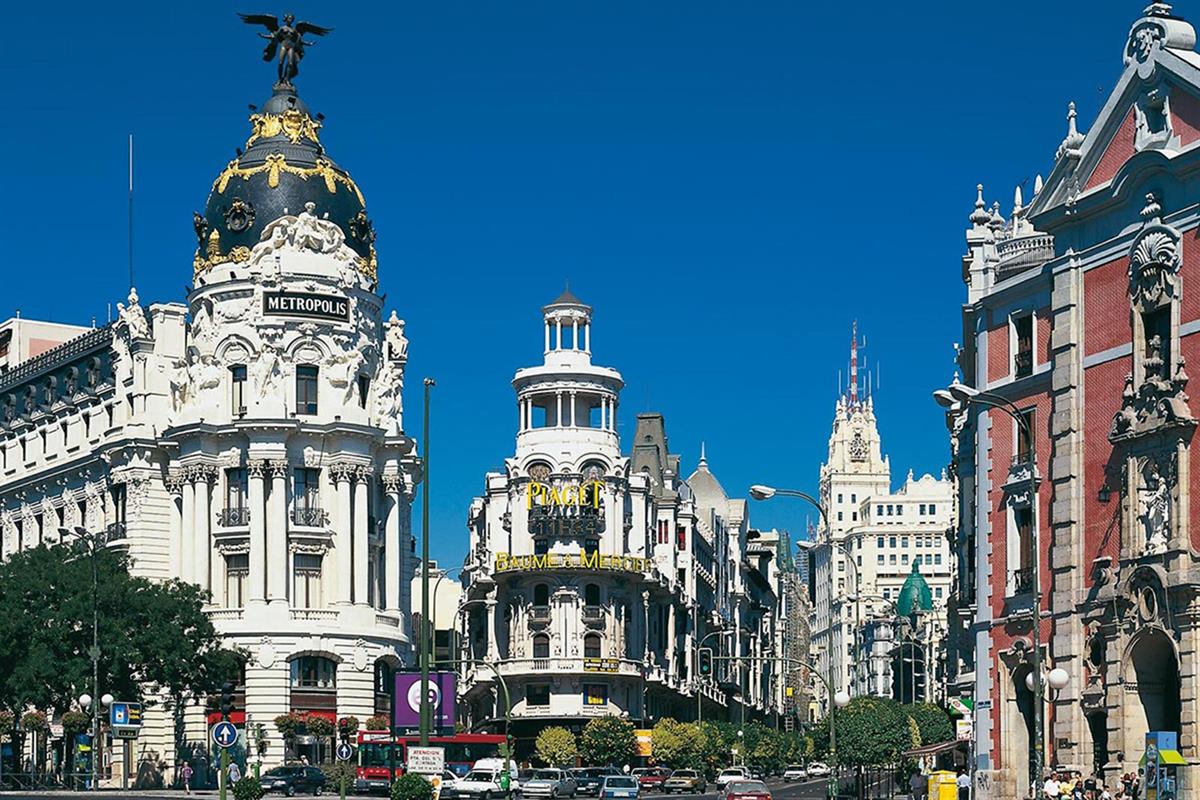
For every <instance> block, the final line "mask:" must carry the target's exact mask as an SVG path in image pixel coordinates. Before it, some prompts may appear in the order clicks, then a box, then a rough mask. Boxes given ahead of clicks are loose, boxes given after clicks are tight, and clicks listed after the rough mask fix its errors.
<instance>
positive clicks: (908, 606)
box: [896, 561, 933, 617]
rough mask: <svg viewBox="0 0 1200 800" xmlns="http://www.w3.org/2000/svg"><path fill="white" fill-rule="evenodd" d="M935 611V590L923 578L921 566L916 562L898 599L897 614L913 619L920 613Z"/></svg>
mask: <svg viewBox="0 0 1200 800" xmlns="http://www.w3.org/2000/svg"><path fill="white" fill-rule="evenodd" d="M932 610H933V590H931V589H930V588H929V584H928V583H926V582H925V579H924V578H923V577H921V565H920V563H918V562H916V561H914V562H913V567H912V574H910V575H909V576H908V579H907V580H905V581H904V586H903V587H902V588H901V589H900V596H899V597H898V598H896V614H897V616H901V617H911V616H912V615H913V614H916V613H917V612H920V611H932Z"/></svg>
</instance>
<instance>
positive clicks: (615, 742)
mask: <svg viewBox="0 0 1200 800" xmlns="http://www.w3.org/2000/svg"><path fill="white" fill-rule="evenodd" d="M579 751H580V753H581V754H582V755H583V757H584V759H585V760H586V761H587V762H588V763H589V764H597V765H612V766H621V765H623V764H628V763H629V762H630V760H631V759H632V758H633V755H634V753H635V752H636V751H637V734H636V733H634V727H633V723H632V722H630V721H629V720H626V719H621V718H620V717H614V716H611V715H610V716H607V717H597V718H596V719H594V720H592V721H591V722H589V723H588V724H587V725H584V726H583V734H582V735H581V736H580V737H579Z"/></svg>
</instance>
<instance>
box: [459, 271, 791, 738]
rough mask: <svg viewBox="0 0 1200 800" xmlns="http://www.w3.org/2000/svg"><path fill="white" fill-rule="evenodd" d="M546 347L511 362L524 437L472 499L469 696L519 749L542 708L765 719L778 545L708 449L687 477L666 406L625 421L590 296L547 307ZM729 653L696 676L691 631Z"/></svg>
mask: <svg viewBox="0 0 1200 800" xmlns="http://www.w3.org/2000/svg"><path fill="white" fill-rule="evenodd" d="M542 328H543V331H542V340H543V344H544V353H545V360H544V362H543V363H542V364H540V365H538V366H533V367H527V368H524V369H521V370H518V372H517V373H516V377H515V378H514V379H513V387H514V389H515V390H516V395H517V437H516V451H515V452H514V454H513V455H512V456H510V457H508V458H506V459H505V461H504V470H503V471H502V472H493V473H489V474H488V475H487V476H486V479H485V481H486V491H485V494H484V495H483V496H481V497H479V498H477V499H476V500H475V501H474V502H473V503H472V505H471V508H470V511H469V514H468V527H469V530H470V552H469V554H468V556H467V559H466V563H465V564H464V568H463V572H462V580H463V586H464V594H463V600H462V603H461V605H460V606H459V611H460V613H461V615H462V621H463V625H464V632H465V635H464V637H463V647H464V654H463V672H462V688H461V694H462V702H463V705H464V706H465V721H466V723H467V725H468V726H469V727H471V728H473V729H479V728H484V727H489V726H499V724H500V723H501V722H502V721H503V705H502V704H503V703H504V699H505V698H504V694H505V692H506V691H507V694H508V696H509V699H510V701H511V705H512V719H513V722H512V725H511V728H510V729H511V731H512V733H513V735H514V736H515V738H516V740H517V752H518V754H519V755H523V754H526V753H528V752H529V751H530V750H531V749H532V743H533V737H534V736H535V735H536V732H537V731H538V730H539V729H540V728H541V727H543V726H544V725H547V724H558V725H565V726H567V727H569V728H571V729H573V730H575V731H578V730H580V728H581V727H582V725H583V724H584V723H586V722H587V721H588V720H589V719H591V718H594V717H599V716H607V715H617V716H623V717H626V718H628V719H631V720H632V721H634V722H636V723H639V724H643V725H650V724H652V723H653V721H654V720H656V719H658V718H660V717H663V716H671V717H674V718H676V719H695V718H696V715H697V713H702V714H703V716H704V718H712V717H714V716H717V717H720V718H723V719H731V718H732V719H746V720H750V719H755V718H765V717H768V716H770V715H773V714H775V713H776V712H777V710H778V705H779V704H778V702H777V699H776V698H777V697H778V696H779V694H780V692H779V691H778V685H777V677H778V674H779V670H778V669H777V668H776V667H775V665H774V664H773V663H771V662H769V661H765V660H754V658H755V657H759V658H762V657H766V656H770V655H772V654H773V653H774V652H775V649H776V647H777V642H776V640H775V637H776V636H777V635H778V633H777V629H778V628H779V627H781V626H779V625H778V622H779V618H778V601H777V596H778V593H777V588H778V586H779V576H778V569H777V567H776V549H775V546H774V545H767V544H764V543H762V542H760V541H758V539H759V534H758V532H756V531H753V530H751V529H750V527H749V521H748V518H747V515H746V503H745V501H744V500H731V499H730V498H729V497H728V496H727V495H726V493H725V491H724V489H723V488H722V487H721V485H720V483H719V482H718V481H717V479H716V477H715V476H714V475H713V474H712V473H711V472H710V471H709V468H708V464H707V460H706V459H705V458H704V456H703V454H702V455H701V460H700V464H699V466H698V467H697V469H696V470H695V472H694V473H693V474H692V475H691V476H690V477H688V478H687V479H686V480H683V479H681V477H680V459H679V456H677V455H673V454H671V453H670V452H669V450H668V448H667V439H666V431H665V426H664V423H663V418H662V416H661V415H658V414H641V415H638V417H637V419H636V426H635V431H634V435H633V442H632V446H631V448H630V449H631V453H630V454H629V455H625V454H623V453H622V449H621V441H620V437H619V435H618V430H619V428H618V419H619V417H618V411H619V408H620V392H621V389H622V387H623V386H624V382H623V380H622V378H621V375H620V373H618V372H617V371H616V370H614V369H612V368H609V367H601V366H597V365H595V364H593V363H592V352H591V351H592V344H593V341H594V340H593V338H592V309H591V308H590V307H589V306H587V305H585V304H584V303H582V302H581V301H580V300H579V299H578V298H576V297H575V296H573V295H572V294H571V293H570V292H569V291H568V292H565V293H564V294H563V295H562V296H561V297H559V298H558V299H557V300H555V301H554V302H553V303H551V304H550V305H548V306H546V307H545V308H544V309H543V321H542ZM701 643H704V644H705V646H706V647H711V648H713V650H714V652H717V653H718V654H719V655H723V656H734V655H740V656H742V659H741V660H737V661H732V660H721V659H718V660H717V663H716V668H715V672H716V674H715V675H714V676H712V677H711V678H704V679H701V678H700V677H699V676H698V674H697V669H696V658H697V656H696V652H697V647H698V646H699V645H700V644H701Z"/></svg>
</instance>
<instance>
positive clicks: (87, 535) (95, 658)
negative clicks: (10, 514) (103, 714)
mask: <svg viewBox="0 0 1200 800" xmlns="http://www.w3.org/2000/svg"><path fill="white" fill-rule="evenodd" d="M58 535H59V536H60V537H61V538H62V539H64V540H65V539H66V538H67V537H70V536H74V537H75V538H76V539H78V540H79V541H81V542H86V543H87V545H88V553H89V555H90V556H91V561H92V647H91V649H90V650H88V655H89V656H91V658H92V694H91V695H87V694H84V695H80V697H79V705H80V706H82V707H84V708H87V707H89V706H92V698H93V697H94V696H96V695H98V694H100V610H99V608H98V607H97V605H96V594H97V592H99V581H98V579H97V577H96V553H97V550H96V548H97V547H103V546H104V543H105V540H106V537H105V535H104V533H103V532H98V533H92V532H91V531H89V530H88V529H87V528H84V527H81V526H76V527H75V528H74V529H71V528H59V529H58ZM85 698H86V699H87V703H86V704H85V703H84V699H85ZM112 701H113V696H112V695H111V694H107V693H106V694H105V695H104V696H103V697H101V698H100V706H99V707H94V708H93V709H92V791H93V792H94V791H96V789H97V786H96V784H98V783H99V782H100V759H99V758H98V753H99V748H100V708H101V707H103V708H107V707H108V706H110V705H112Z"/></svg>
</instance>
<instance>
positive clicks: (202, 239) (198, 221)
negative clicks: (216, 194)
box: [192, 211, 208, 250]
mask: <svg viewBox="0 0 1200 800" xmlns="http://www.w3.org/2000/svg"><path fill="white" fill-rule="evenodd" d="M192 228H193V229H195V231H196V246H197V247H199V248H200V249H201V250H203V249H204V247H205V245H207V244H208V220H207V219H205V218H204V215H203V214H201V213H200V212H199V211H193V212H192Z"/></svg>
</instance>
